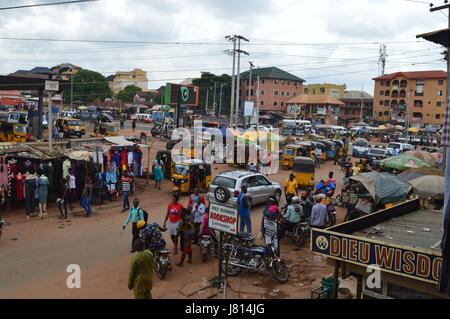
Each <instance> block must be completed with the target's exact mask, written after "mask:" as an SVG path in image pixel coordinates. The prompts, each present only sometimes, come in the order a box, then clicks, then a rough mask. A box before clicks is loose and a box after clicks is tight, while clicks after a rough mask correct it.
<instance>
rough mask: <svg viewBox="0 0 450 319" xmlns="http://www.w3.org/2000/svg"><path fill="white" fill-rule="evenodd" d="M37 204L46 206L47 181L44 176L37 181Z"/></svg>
mask: <svg viewBox="0 0 450 319" xmlns="http://www.w3.org/2000/svg"><path fill="white" fill-rule="evenodd" d="M37 184H38V198H39V204H46V203H47V199H48V185H49V180H48V178H47V177H46V176H41V177H39V178H38V180H37Z"/></svg>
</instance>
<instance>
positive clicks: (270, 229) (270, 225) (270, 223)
mask: <svg viewBox="0 0 450 319" xmlns="http://www.w3.org/2000/svg"><path fill="white" fill-rule="evenodd" d="M264 240H265V243H266V245H268V244H270V243H273V247H274V248H275V251H276V252H277V253H278V255H280V245H279V239H278V223H277V222H276V221H275V220H272V219H269V218H267V217H264Z"/></svg>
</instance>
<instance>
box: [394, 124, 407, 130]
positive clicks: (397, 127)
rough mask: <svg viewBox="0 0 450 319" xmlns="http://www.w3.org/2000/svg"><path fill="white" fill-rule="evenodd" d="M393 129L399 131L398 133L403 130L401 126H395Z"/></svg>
mask: <svg viewBox="0 0 450 319" xmlns="http://www.w3.org/2000/svg"><path fill="white" fill-rule="evenodd" d="M395 129H396V130H399V131H403V130H404V129H405V128H404V127H403V126H401V125H396V126H395Z"/></svg>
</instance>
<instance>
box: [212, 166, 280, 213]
mask: <svg viewBox="0 0 450 319" xmlns="http://www.w3.org/2000/svg"><path fill="white" fill-rule="evenodd" d="M244 185H245V186H247V194H248V196H249V198H250V199H251V202H252V204H260V203H265V202H266V201H267V200H268V199H269V197H271V196H273V197H275V199H276V200H277V201H278V202H279V201H280V198H281V193H282V189H281V186H280V184H278V183H274V182H271V181H269V180H268V179H267V178H266V177H265V176H264V175H262V174H260V173H255V172H250V171H238V170H234V171H227V172H223V173H220V174H219V175H217V176H216V177H215V178H214V180H213V181H212V182H211V185H210V188H209V192H208V194H207V198H208V201H210V202H215V203H217V202H218V203H221V204H225V205H229V206H234V207H236V206H237V197H238V195H239V193H240V192H241V190H242V186H244Z"/></svg>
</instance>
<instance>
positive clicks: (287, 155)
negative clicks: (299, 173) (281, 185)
mask: <svg viewBox="0 0 450 319" xmlns="http://www.w3.org/2000/svg"><path fill="white" fill-rule="evenodd" d="M298 156H306V151H305V147H304V146H302V145H300V144H290V145H287V146H286V147H285V148H284V150H283V153H282V154H281V161H280V165H281V166H283V167H284V168H285V169H292V167H293V166H294V158H295V157H298Z"/></svg>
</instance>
